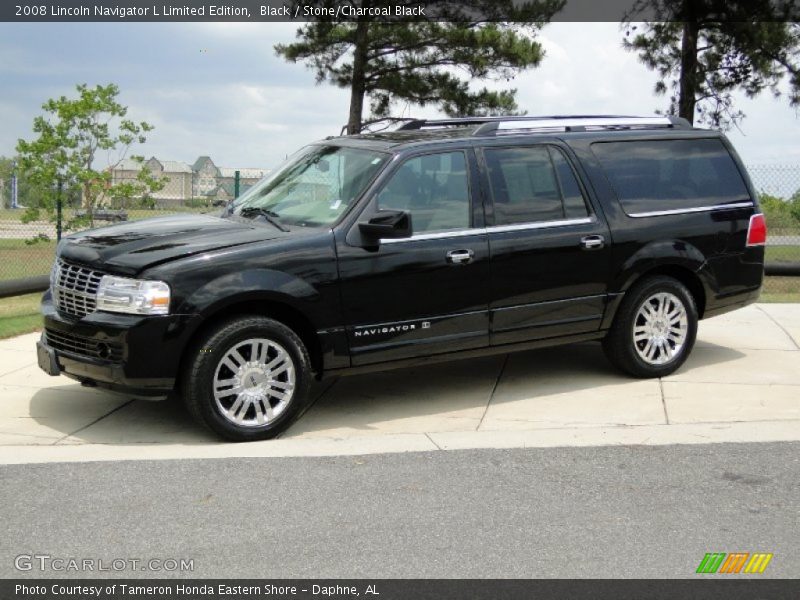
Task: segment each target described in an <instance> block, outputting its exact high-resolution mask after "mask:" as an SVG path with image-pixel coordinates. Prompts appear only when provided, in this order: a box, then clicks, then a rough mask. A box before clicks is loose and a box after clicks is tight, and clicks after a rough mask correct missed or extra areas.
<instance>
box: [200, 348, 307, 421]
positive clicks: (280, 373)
mask: <svg viewBox="0 0 800 600" xmlns="http://www.w3.org/2000/svg"><path fill="white" fill-rule="evenodd" d="M294 389H295V367H294V362H293V361H292V357H291V355H290V354H289V353H288V352H287V351H286V349H285V348H284V347H283V346H281V345H280V344H278V343H276V342H274V341H272V340H268V339H263V338H258V339H249V340H245V341H243V342H239V343H237V344H236V345H235V346H233V347H232V348H231V349H230V350H228V352H226V353H225V356H223V357H222V360H220V361H219V364H217V368H216V370H215V372H214V400H215V401H216V404H217V408H218V409H219V412H220V414H221V415H222V416H224V417H225V418H226V419H227V420H228V421H230V422H231V423H233V424H235V425H238V426H240V427H260V426H262V425H266V424H268V423H271V422H272V421H274V420H275V419H277V418H278V417H279V416H280V415H281V413H283V412H284V411H285V410H286V407H287V406H289V403H290V402H291V401H292V397H293V396H294Z"/></svg>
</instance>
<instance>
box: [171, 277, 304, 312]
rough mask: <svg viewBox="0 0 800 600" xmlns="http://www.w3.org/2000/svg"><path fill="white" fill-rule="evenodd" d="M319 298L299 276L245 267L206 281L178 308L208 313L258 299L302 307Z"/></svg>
mask: <svg viewBox="0 0 800 600" xmlns="http://www.w3.org/2000/svg"><path fill="white" fill-rule="evenodd" d="M319 298H320V294H319V291H318V290H316V289H315V288H314V287H313V286H311V285H310V284H309V283H308V282H306V281H303V280H302V279H300V278H299V277H296V276H294V275H291V274H289V273H285V272H283V271H277V270H274V269H248V270H245V271H239V272H236V273H228V274H226V275H222V276H220V277H217V278H216V279H212V280H211V281H209V282H207V283H206V284H204V285H203V286H201V287H199V288H198V289H196V290H194V292H192V293H191V295H189V296H187V297H186V298H184V300H183V302H182V304H181V306H180V307H179V308H178V312H181V313H186V314H191V313H194V314H205V315H207V314H211V313H214V312H217V311H218V310H220V309H222V308H224V307H225V306H229V305H232V304H236V303H239V302H242V301H248V300H259V299H262V300H274V301H278V302H282V303H284V304H288V305H290V306H293V307H295V308H301V305H303V304H306V303H310V302H316V301H318V300H319Z"/></svg>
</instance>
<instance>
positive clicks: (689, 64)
mask: <svg viewBox="0 0 800 600" xmlns="http://www.w3.org/2000/svg"><path fill="white" fill-rule="evenodd" d="M792 16H794V17H795V20H796V9H795V8H794V6H793V0H729V1H721V0H638V1H637V2H636V4H635V5H634V8H633V9H632V10H631V12H630V13H629V14H628V16H627V26H626V28H625V38H624V41H623V45H624V47H625V48H626V49H628V50H630V51H632V52H636V53H637V54H638V55H639V59H640V60H641V61H642V62H643V63H644V64H645V65H646V66H647V67H649V68H650V69H652V70H654V71H656V72H657V73H658V74H659V75H660V76H661V79H660V80H659V81H658V83H656V86H655V91H656V93H657V94H659V95H666V94H667V93H669V106H668V108H667V111H666V112H667V113H668V114H676V115H678V116H680V117H683V118H684V119H687V120H688V121H689V122H690V123H694V122H695V121H697V122H698V123H702V124H705V125H710V126H712V127H720V128H723V129H726V128H729V127H731V126H733V125H736V124H737V123H738V122H740V121H741V119H742V118H744V113H743V112H742V111H741V110H738V109H737V108H736V107H735V105H734V104H735V103H734V98H733V93H734V92H736V91H743V92H744V93H745V94H746V95H747V96H748V97H755V96H757V95H759V94H760V93H761V92H763V91H764V90H769V91H771V92H772V93H773V94H774V95H775V96H779V95H781V90H780V86H781V83H782V82H783V81H788V94H787V95H788V100H789V104H790V105H791V106H798V105H800V70H799V69H798V66H800V26H798V24H797V23H796V22H791V18H792ZM642 17H646V18H648V19H652V21H649V22H647V23H645V24H644V25H637V24H635V23H634V22H633V21H635V20H637V19H641V18H642Z"/></svg>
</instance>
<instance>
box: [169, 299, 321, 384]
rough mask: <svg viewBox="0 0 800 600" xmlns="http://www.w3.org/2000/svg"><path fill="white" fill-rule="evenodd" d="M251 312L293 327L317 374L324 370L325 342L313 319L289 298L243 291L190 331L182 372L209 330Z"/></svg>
mask: <svg viewBox="0 0 800 600" xmlns="http://www.w3.org/2000/svg"><path fill="white" fill-rule="evenodd" d="M249 315H257V316H260V317H268V318H270V319H274V320H276V321H278V322H279V323H282V324H284V325H286V326H287V327H288V328H289V329H291V330H292V331H294V332H295V333H296V334H297V336H298V337H299V338H300V340H301V341H302V342H303V344H304V345H305V347H306V350H308V354H309V357H310V358H311V366H312V369H313V371H314V373H315V375H316V376H317V377H319V376H321V374H322V370H323V360H322V346H321V344H320V340H319V336H318V335H317V330H316V328H315V327H314V324H313V323H312V321H311V320H310V319H309V318H308V316H307V315H306V314H304V313H303V311H302V310H300V309H299V308H297V307H296V306H294V305H293V304H292V303H291V302H290V301H289V300H288V299H285V298H276V297H274V296H264V295H252V294H248V295H244V296H239V297H236V298H232V299H231V300H230V301H227V302H224V303H220V304H218V305H216V306H214V307H212V308H210V309H209V310H207V311H206V312H204V313H203V315H202V321H201V322H200V323H199V324H198V326H197V327H196V328H195V329H194V330H193V331H192V332H191V333H190V334H189V336H188V339H187V341H186V344H185V345H184V347H183V352H182V355H181V359H180V367H179V368H180V372H183V370H184V369H185V368H186V361H187V360H189V358H190V355H191V352H192V349H193V348H194V347H195V346H196V345H197V342H198V340H200V339H202V338H203V337H204V336H205V335H207V334H208V332H209V331H211V330H212V329H214V328H216V327H218V326H219V325H220V324H222V323H226V322H229V321H232V320H234V319H237V318H240V317H245V316H249Z"/></svg>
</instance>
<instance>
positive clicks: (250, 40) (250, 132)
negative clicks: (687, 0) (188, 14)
mask: <svg viewBox="0 0 800 600" xmlns="http://www.w3.org/2000/svg"><path fill="white" fill-rule="evenodd" d="M296 29H297V25H296V24H292V23H199V24H187V23H157V24H148V23H69V24H67V23H38V24H30V23H24V24H20V23H15V24H10V23H4V24H0V82H2V84H0V85H2V88H1V89H2V94H0V110H2V111H3V112H2V114H3V127H2V128H0V154H6V155H7V154H10V153H13V149H14V146H15V145H16V141H17V138H20V137H25V138H29V137H30V136H31V130H30V128H31V123H32V121H33V118H34V116H36V115H37V114H40V112H41V111H40V106H41V104H42V102H44V101H45V100H46V99H48V98H51V97H54V96H59V95H70V94H72V93H74V86H75V84H76V83H83V82H85V83H89V84H96V83H108V82H115V83H117V84H118V85H119V86H120V89H121V101H122V102H123V103H124V104H126V105H128V106H129V109H130V116H131V118H134V119H137V120H142V119H143V120H147V121H148V122H151V123H152V124H154V125H155V126H156V129H155V131H153V132H152V134H151V136H150V139H149V141H148V142H147V145H146V146H145V147H144V148H143V149H142V150H141V152H142V153H144V154H147V155H148V156H149V155H152V154H154V155H156V156H159V157H161V158H164V159H173V160H184V161H193V160H194V159H195V158H196V156H197V155H200V154H209V155H211V156H212V157H214V159H215V161H217V162H218V164H223V165H225V166H242V167H267V168H269V167H271V166H274V165H275V164H277V163H278V162H280V161H282V160H283V158H284V157H285V156H286V155H287V154H290V153H292V152H293V151H295V150H296V149H297V148H298V147H299V146H301V145H303V144H305V143H308V142H310V141H313V140H316V139H320V138H323V137H325V136H328V135H333V134H337V133H338V132H339V131H340V129H341V126H342V125H343V124H344V122H345V121H346V119H347V110H348V105H349V95H348V92H347V91H346V90H342V89H339V88H336V87H334V86H330V85H327V84H323V85H316V84H315V82H314V74H313V72H311V71H310V70H309V69H307V68H305V67H304V66H303V65H302V64H292V63H288V62H286V61H284V60H283V59H281V58H279V57H277V56H275V53H274V49H273V47H274V45H275V44H276V43H285V42H289V41H291V40H293V39H294V35H295V31H296ZM622 37H623V34H622V31H621V30H620V28H619V25H618V24H615V23H554V24H551V25H549V26H547V27H546V28H544V30H543V31H542V33H541V34H540V37H539V39H540V40H541V42H542V44H543V46H544V47H545V50H546V52H547V54H546V56H545V59H544V61H543V62H542V64H541V66H540V67H539V68H537V69H533V70H530V71H528V72H525V73H522V74H520V75H519V76H517V77H516V78H514V79H513V80H511V81H499V82H495V81H490V82H475V85H476V86H484V85H486V86H487V87H490V88H493V89H506V88H511V87H514V88H517V89H518V103H519V105H520V107H522V108H523V109H525V110H527V111H528V113H529V114H603V113H605V114H609V113H612V114H634V115H647V114H652V113H653V112H654V110H656V109H657V108H663V107H664V106H665V104H666V99H664V98H660V97H656V96H654V95H653V85H654V83H655V81H656V78H657V75H656V74H654V73H652V72H651V71H648V70H647V69H646V68H645V67H644V66H643V65H641V64H640V63H639V62H638V60H637V58H636V56H635V55H634V54H632V53H629V52H626V51H624V50H623V49H622V47H621V41H622ZM739 106H740V107H741V108H742V110H744V111H745V112H746V113H747V115H748V118H747V120H746V121H745V122H744V124H743V126H742V130H743V132H744V134H742V133H740V132H737V131H734V132H731V134H730V137H731V139H732V140H733V142H734V144H735V145H736V147H737V148H738V149H739V151H740V153H741V154H742V156H743V158H744V159H745V160H746V161H749V162H767V161H779V162H792V161H794V162H798V161H800V147H798V144H797V143H796V139H797V135H798V121H797V117H796V115H795V113H794V112H793V111H792V110H791V109H789V108H788V106H787V105H786V103H785V101H784V100H774V99H773V98H771V97H770V96H769V95H763V96H762V97H760V98H757V99H754V100H753V99H746V98H743V97H742V98H741V99H740V100H739ZM401 110H403V107H402V106H398V112H399V111H401ZM411 115H413V116H421V117H436V116H440V115H439V114H438V113H437V111H436V110H435V109H434V108H432V107H427V108H425V109H420V108H418V107H409V108H406V109H405V110H404V115H403V116H411Z"/></svg>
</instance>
